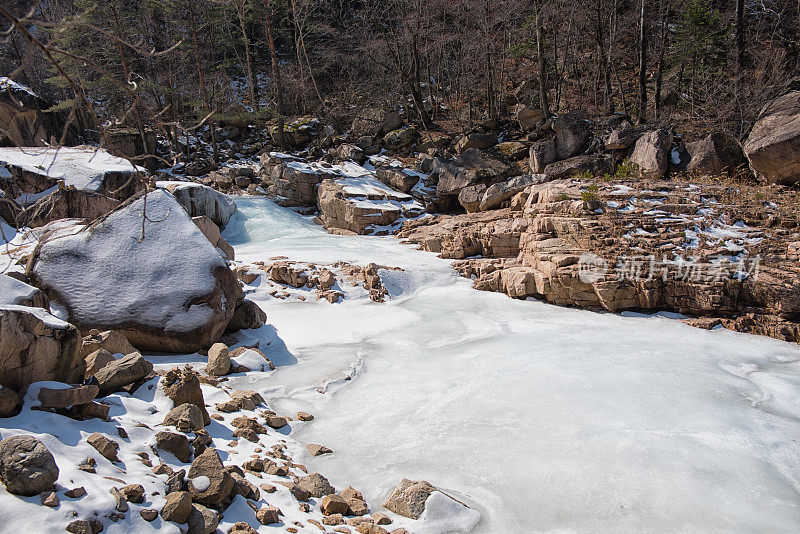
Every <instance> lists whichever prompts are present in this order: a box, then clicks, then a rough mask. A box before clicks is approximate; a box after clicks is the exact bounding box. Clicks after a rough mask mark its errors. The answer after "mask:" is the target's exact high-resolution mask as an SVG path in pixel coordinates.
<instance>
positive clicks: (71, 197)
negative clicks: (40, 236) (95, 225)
mask: <svg viewBox="0 0 800 534" xmlns="http://www.w3.org/2000/svg"><path fill="white" fill-rule="evenodd" d="M118 205H119V201H118V200H115V199H113V198H110V197H107V196H105V195H102V194H100V193H95V192H92V191H81V190H78V189H74V188H60V189H59V190H58V191H55V192H53V193H52V194H50V195H48V196H46V197H44V198H41V199H39V200H37V201H36V203H35V204H33V205H32V206H29V207H28V208H26V209H24V210H23V211H22V213H20V215H19V216H18V217H17V222H18V223H19V224H20V225H22V226H29V227H32V228H35V227H38V226H44V225H45V224H47V223H49V222H52V221H55V220H58V219H89V220H93V219H96V218H98V217H101V216H103V215H105V214H106V213H109V212H110V211H112V210H113V209H114V208H116V207H117V206H118Z"/></svg>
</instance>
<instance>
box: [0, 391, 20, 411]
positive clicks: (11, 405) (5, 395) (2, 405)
mask: <svg viewBox="0 0 800 534" xmlns="http://www.w3.org/2000/svg"><path fill="white" fill-rule="evenodd" d="M17 404H19V396H18V395H17V394H16V392H15V391H14V390H12V389H8V388H6V387H3V386H0V417H8V416H9V415H11V413H13V411H14V410H15V409H16V407H17Z"/></svg>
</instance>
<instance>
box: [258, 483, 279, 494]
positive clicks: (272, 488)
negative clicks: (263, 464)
mask: <svg viewBox="0 0 800 534" xmlns="http://www.w3.org/2000/svg"><path fill="white" fill-rule="evenodd" d="M261 490H262V491H264V492H265V493H275V492H276V491H278V488H276V487H275V486H273V485H272V484H261Z"/></svg>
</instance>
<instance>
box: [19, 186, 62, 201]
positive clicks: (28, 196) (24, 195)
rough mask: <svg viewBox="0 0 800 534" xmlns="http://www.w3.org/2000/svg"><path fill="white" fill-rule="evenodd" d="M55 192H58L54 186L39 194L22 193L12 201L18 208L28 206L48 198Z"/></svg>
mask: <svg viewBox="0 0 800 534" xmlns="http://www.w3.org/2000/svg"><path fill="white" fill-rule="evenodd" d="M56 191H58V186H57V185H54V186H53V187H50V188H48V189H45V190H44V191H42V192H41V193H22V194H21V195H20V196H18V197H17V198H16V199H14V201H15V202H16V203H17V204H19V205H20V206H30V205H31V204H35V203H36V201H37V200H39V199H40V198H44V197H48V196H50V195H51V194H53V193H55V192H56Z"/></svg>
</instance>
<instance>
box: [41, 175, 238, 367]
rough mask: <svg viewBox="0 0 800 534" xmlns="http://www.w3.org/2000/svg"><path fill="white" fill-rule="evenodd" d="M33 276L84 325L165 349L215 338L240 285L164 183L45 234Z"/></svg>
mask: <svg viewBox="0 0 800 534" xmlns="http://www.w3.org/2000/svg"><path fill="white" fill-rule="evenodd" d="M145 199H146V202H147V203H146V219H144V226H143V213H144V210H145ZM143 231H144V232H143ZM33 278H34V281H35V283H36V285H37V286H39V287H42V288H46V290H47V291H49V292H51V293H54V294H55V296H56V300H58V301H59V302H60V303H61V304H63V305H64V306H66V308H67V309H68V310H69V315H70V320H71V322H73V323H74V324H76V325H77V326H79V328H81V329H82V330H83V329H91V328H99V329H101V330H108V329H114V330H118V331H119V332H121V333H122V334H124V335H125V336H126V337H127V338H128V339H129V340H130V341H131V343H132V344H133V345H134V346H137V347H138V348H141V349H145V350H154V351H166V352H193V351H195V350H197V349H199V348H200V347H203V346H208V345H210V344H211V343H213V342H215V341H216V340H217V339H218V338H219V336H220V335H221V334H222V332H223V331H224V329H225V326H226V325H227V324H228V321H230V319H231V317H232V315H233V311H234V307H235V305H236V301H237V299H238V298H239V295H240V291H241V290H240V288H239V285H238V283H237V281H236V277H235V276H234V275H233V273H232V272H231V271H230V269H228V267H227V265H226V264H225V262H224V260H223V259H222V258H221V257H220V256H219V254H218V253H217V251H216V249H215V248H214V247H213V246H212V245H211V243H209V242H208V240H207V239H206V237H205V236H204V235H203V234H202V232H201V231H200V230H199V229H198V228H197V226H195V224H194V222H192V220H191V218H189V216H188V215H187V214H186V211H185V210H184V209H183V207H182V206H181V205H180V204H179V203H178V201H177V200H176V199H175V198H174V197H173V196H172V195H170V194H169V193H167V192H166V191H163V190H156V191H153V192H151V193H149V194H148V195H147V196H146V197H141V198H139V199H137V200H136V201H134V202H132V203H130V204H127V205H125V206H123V207H122V208H120V209H118V210H117V211H115V212H113V213H112V214H111V215H109V216H108V217H107V218H106V219H104V220H102V221H101V222H99V223H97V224H95V225H93V226H89V227H87V228H85V229H83V230H81V231H79V232H76V233H75V234H72V235H67V236H64V237H60V238H57V239H53V240H50V241H48V242H47V243H46V244H45V245H43V246H42V248H41V251H40V254H39V256H38V258H37V259H36V265H35V268H34V271H33Z"/></svg>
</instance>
